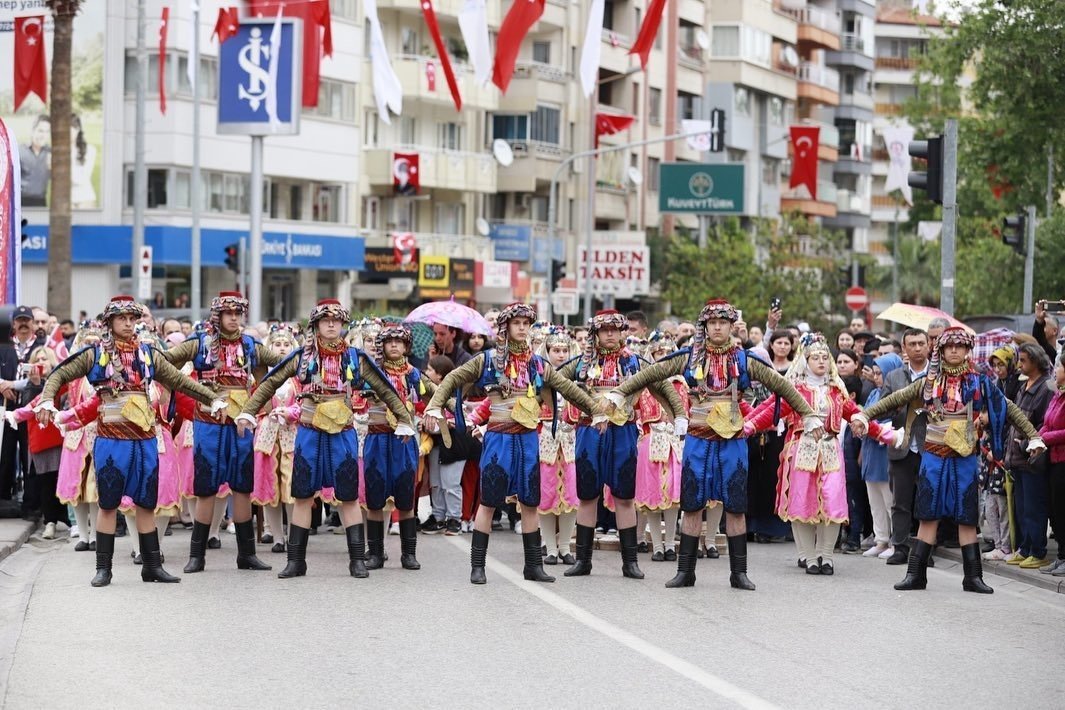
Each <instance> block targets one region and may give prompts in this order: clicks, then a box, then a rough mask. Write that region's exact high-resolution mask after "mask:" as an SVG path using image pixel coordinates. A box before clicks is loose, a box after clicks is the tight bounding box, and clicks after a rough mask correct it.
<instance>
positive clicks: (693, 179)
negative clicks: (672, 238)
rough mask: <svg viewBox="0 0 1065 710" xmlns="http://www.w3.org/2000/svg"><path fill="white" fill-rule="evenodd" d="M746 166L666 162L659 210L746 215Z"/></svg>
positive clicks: (659, 198) (661, 182)
mask: <svg viewBox="0 0 1065 710" xmlns="http://www.w3.org/2000/svg"><path fill="white" fill-rule="evenodd" d="M743 167H744V166H743V165H742V164H732V163H663V164H662V166H661V172H660V173H659V189H658V211H659V212H674V213H677V212H680V213H687V214H743Z"/></svg>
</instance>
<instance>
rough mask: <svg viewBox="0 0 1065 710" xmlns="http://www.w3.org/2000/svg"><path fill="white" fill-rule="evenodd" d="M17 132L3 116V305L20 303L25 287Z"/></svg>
mask: <svg viewBox="0 0 1065 710" xmlns="http://www.w3.org/2000/svg"><path fill="white" fill-rule="evenodd" d="M20 175H21V173H20V168H19V155H18V143H16V142H15V134H14V133H12V132H11V130H10V129H9V128H8V127H7V124H6V123H4V121H3V119H0V304H8V305H17V304H18V302H19V299H20V298H21V296H22V294H21V290H22V289H21V286H22V199H21V195H20V194H19V188H20Z"/></svg>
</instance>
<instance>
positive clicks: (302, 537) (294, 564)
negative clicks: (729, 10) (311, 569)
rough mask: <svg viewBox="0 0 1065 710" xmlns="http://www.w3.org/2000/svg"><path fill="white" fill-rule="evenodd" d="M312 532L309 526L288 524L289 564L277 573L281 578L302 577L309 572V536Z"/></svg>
mask: <svg viewBox="0 0 1065 710" xmlns="http://www.w3.org/2000/svg"><path fill="white" fill-rule="evenodd" d="M310 534H311V531H310V530H309V529H308V528H301V527H300V526H299V525H293V524H291V523H289V526H288V564H286V565H285V569H283V570H281V571H280V572H278V573H277V576H278V577H279V578H280V579H288V578H289V577H302V576H303V575H305V574H307V536H309V535H310Z"/></svg>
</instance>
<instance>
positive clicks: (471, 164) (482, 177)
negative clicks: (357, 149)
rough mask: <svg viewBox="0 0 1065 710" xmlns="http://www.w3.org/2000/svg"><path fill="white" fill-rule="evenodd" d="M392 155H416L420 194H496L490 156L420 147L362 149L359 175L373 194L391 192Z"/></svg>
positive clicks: (492, 161) (489, 154) (495, 165)
mask: <svg viewBox="0 0 1065 710" xmlns="http://www.w3.org/2000/svg"><path fill="white" fill-rule="evenodd" d="M394 153H417V154H418V183H419V185H420V186H421V190H422V191H425V190H434V189H436V190H455V191H458V192H486V193H494V192H496V172H497V164H496V161H495V159H494V158H493V157H492V155H491V153H487V152H486V153H467V152H462V151H452V150H441V149H439V148H431V147H429V146H423V145H398V146H394V147H389V148H365V149H363V151H362V159H363V163H362V165H363V175H364V176H365V177H366V180H367V182H368V183H369V184H370V186H371V188H376V192H377V194H382V193H388V192H390V191H391V190H392V185H393V177H392V156H393V154H394Z"/></svg>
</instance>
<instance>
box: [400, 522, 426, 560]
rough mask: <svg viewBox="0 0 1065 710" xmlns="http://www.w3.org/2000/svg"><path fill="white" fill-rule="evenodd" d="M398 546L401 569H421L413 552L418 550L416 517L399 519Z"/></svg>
mask: <svg viewBox="0 0 1065 710" xmlns="http://www.w3.org/2000/svg"><path fill="white" fill-rule="evenodd" d="M399 546H400V550H401V551H402V554H401V555H400V556H399V563H400V564H401V565H403V569H421V568H422V565H421V563H420V562H418V558H417V557H416V556H415V554H414V553H415V552H416V551H417V550H418V519H417V518H407V519H406V520H400V521H399Z"/></svg>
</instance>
